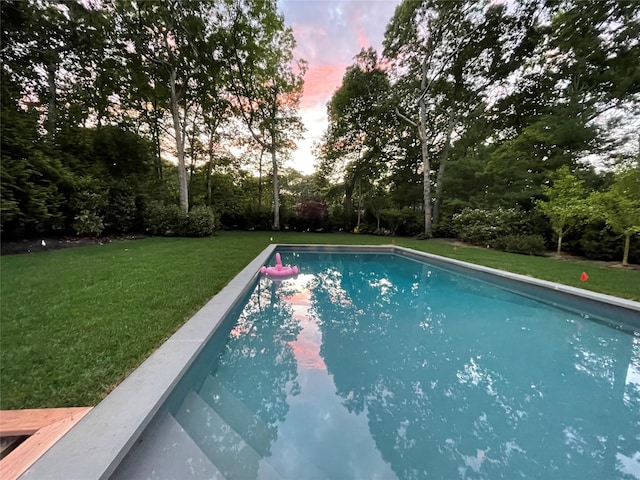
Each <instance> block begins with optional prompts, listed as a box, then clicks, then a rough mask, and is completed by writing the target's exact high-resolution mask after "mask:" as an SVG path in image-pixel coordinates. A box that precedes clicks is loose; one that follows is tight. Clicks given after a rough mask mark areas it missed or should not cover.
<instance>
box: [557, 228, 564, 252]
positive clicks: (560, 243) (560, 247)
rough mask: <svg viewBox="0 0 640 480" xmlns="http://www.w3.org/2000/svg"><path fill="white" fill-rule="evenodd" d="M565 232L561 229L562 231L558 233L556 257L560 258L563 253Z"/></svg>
mask: <svg viewBox="0 0 640 480" xmlns="http://www.w3.org/2000/svg"><path fill="white" fill-rule="evenodd" d="M563 233H564V232H563V231H562V229H560V231H559V232H558V249H557V250H556V256H557V257H559V256H560V255H561V253H562V235H563Z"/></svg>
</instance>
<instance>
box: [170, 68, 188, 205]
mask: <svg viewBox="0 0 640 480" xmlns="http://www.w3.org/2000/svg"><path fill="white" fill-rule="evenodd" d="M176 77H177V72H176V69H175V68H172V69H171V72H170V74H169V86H170V88H171V117H172V118H173V130H174V135H175V138H176V152H177V156H178V188H179V192H180V206H181V207H182V209H183V210H184V211H185V212H188V211H189V190H188V186H187V170H186V168H185V163H184V138H183V135H182V125H181V120H180V107H179V105H178V92H177V91H176Z"/></svg>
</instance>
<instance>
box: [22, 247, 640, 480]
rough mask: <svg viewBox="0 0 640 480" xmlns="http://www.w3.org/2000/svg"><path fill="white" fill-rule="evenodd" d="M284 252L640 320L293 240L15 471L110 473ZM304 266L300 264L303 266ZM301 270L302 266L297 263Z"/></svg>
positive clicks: (259, 260) (629, 304) (452, 265)
mask: <svg viewBox="0 0 640 480" xmlns="http://www.w3.org/2000/svg"><path fill="white" fill-rule="evenodd" d="M276 249H278V250H279V251H282V252H293V251H299V252H305V251H307V252H310V251H315V252H336V253H390V254H397V255H399V256H402V257H409V258H412V259H417V260H424V261H427V262H429V263H431V264H435V266H442V267H445V268H449V269H450V270H454V271H455V270H460V271H463V269H464V270H469V269H470V270H473V271H474V272H475V273H478V274H480V275H486V276H490V277H491V280H492V281H494V282H498V283H499V281H500V279H504V281H507V280H512V281H513V280H515V281H517V282H519V283H524V284H526V285H528V286H530V287H531V288H534V289H544V290H545V291H553V292H556V293H557V295H559V296H560V297H562V298H565V296H572V297H574V296H577V297H579V298H581V299H586V300H588V301H589V302H591V303H594V304H595V302H597V303H600V304H601V303H603V302H604V303H605V304H606V305H607V306H610V307H613V308H615V309H619V311H621V312H622V311H626V312H628V314H629V317H630V318H631V317H632V316H633V317H634V318H636V319H638V323H637V324H636V328H639V327H640V303H638V302H634V301H631V300H625V299H621V298H618V297H613V296H610V295H605V294H599V293H595V292H590V291H587V290H582V289H578V288H574V287H569V286H566V285H561V284H556V283H553V282H548V281H544V280H538V279H535V278H532V277H527V276H524V275H519V274H515V273H510V272H505V271H502V270H497V269H493V268H489V267H483V266H479V265H475V264H470V263H466V262H461V261H459V260H454V259H449V258H446V257H440V256H437V255H432V254H428V253H424V252H419V251H417V250H412V249H408V248H404V247H398V246H395V245H381V246H378V245H375V246H374V245H367V246H357V245H291V244H279V245H277V244H273V245H270V246H269V247H267V248H265V249H264V250H263V251H262V252H261V253H260V254H259V255H258V256H257V257H256V258H255V259H254V260H252V261H251V262H250V263H249V264H248V265H247V266H246V267H245V268H244V269H243V270H242V271H241V272H240V273H239V274H238V275H237V276H236V277H234V278H233V279H232V280H231V281H230V282H229V284H228V285H227V286H225V287H224V288H223V289H222V290H221V291H220V292H219V293H218V294H216V295H215V296H214V297H213V298H211V299H210V300H209V301H208V302H207V304H206V305H205V306H204V307H202V309H200V310H199V311H198V312H197V313H196V314H195V315H194V316H193V317H191V318H190V319H189V320H188V321H187V322H185V324H184V325H183V326H182V327H181V328H180V329H179V330H178V331H177V332H176V333H175V334H174V335H173V336H171V338H169V340H167V341H166V342H165V343H164V344H163V345H162V346H160V347H159V348H158V349H157V350H156V351H155V352H154V353H153V354H152V355H151V356H150V357H149V358H148V359H147V360H146V361H145V362H144V363H143V364H142V365H141V366H140V367H139V368H137V369H136V370H135V371H134V372H133V373H132V374H131V375H130V376H129V377H127V378H126V379H125V380H124V381H123V382H122V383H121V384H120V385H119V386H118V387H117V388H116V389H115V390H114V391H113V392H112V393H111V394H109V395H108V396H107V397H106V398H105V399H104V400H103V401H102V402H100V404H98V405H97V406H96V407H95V408H94V409H93V411H92V412H91V413H90V414H88V415H87V416H86V417H85V418H84V419H83V420H82V421H81V422H79V423H78V424H77V425H76V426H75V427H74V428H73V429H72V430H71V431H70V432H69V433H68V434H67V435H65V436H64V437H63V438H62V439H61V440H60V441H59V442H58V443H57V444H56V445H54V447H52V448H51V449H50V450H49V451H48V452H47V453H45V454H44V455H43V456H42V457H41V459H40V460H38V461H37V462H36V463H35V464H34V465H33V466H32V467H31V468H30V469H29V470H27V472H26V473H25V474H24V475H23V476H22V477H21V478H37V479H43V478H44V479H46V478H65V479H66V478H108V477H109V476H110V475H111V474H112V473H113V472H114V471H115V470H116V468H117V467H118V465H119V464H120V462H121V461H122V460H123V459H124V457H125V456H126V455H127V453H128V452H129V450H130V449H131V447H132V446H134V445H135V443H136V442H137V441H138V439H139V437H140V435H141V434H142V432H143V431H144V430H145V428H146V427H147V426H148V424H149V422H150V421H151V419H152V418H153V416H154V415H155V413H156V412H157V411H158V410H159V409H160V407H161V406H162V404H163V402H164V401H165V399H166V398H167V397H168V395H169V393H170V392H171V390H172V389H173V387H174V386H175V385H176V384H177V382H178V381H179V379H180V377H181V376H182V375H183V374H184V372H185V371H186V370H187V369H188V368H189V367H190V366H191V364H192V363H193V361H194V360H195V358H196V357H197V356H198V354H199V353H200V351H201V350H202V348H204V345H205V344H206V342H207V341H208V340H209V339H210V338H211V337H212V335H213V334H214V333H215V331H216V329H217V328H218V327H219V326H220V324H221V322H222V320H223V319H224V318H225V316H226V315H227V313H228V312H229V310H230V309H231V308H233V306H234V305H235V304H236V302H237V301H238V300H239V299H241V298H242V297H243V296H244V294H245V293H246V291H247V289H248V288H249V287H250V286H251V285H252V284H253V281H254V280H255V279H256V278H257V277H258V275H259V269H260V267H261V266H262V265H264V264H266V263H268V261H269V259H270V258H271V257H272V256H273V254H274V252H275V250H276ZM301 267H302V268H304V265H301ZM303 273H304V270H303Z"/></svg>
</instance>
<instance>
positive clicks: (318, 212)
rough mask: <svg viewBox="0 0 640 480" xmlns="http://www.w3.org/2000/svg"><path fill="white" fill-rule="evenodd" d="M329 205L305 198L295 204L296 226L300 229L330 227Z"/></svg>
mask: <svg viewBox="0 0 640 480" xmlns="http://www.w3.org/2000/svg"><path fill="white" fill-rule="evenodd" d="M328 218H329V212H328V208H327V205H326V204H325V203H324V202H322V201H320V200H314V199H305V200H302V201H300V202H298V203H297V204H296V206H295V217H294V219H293V224H294V228H295V229H296V230H298V231H308V230H313V231H317V230H327V229H328V228H329V222H328Z"/></svg>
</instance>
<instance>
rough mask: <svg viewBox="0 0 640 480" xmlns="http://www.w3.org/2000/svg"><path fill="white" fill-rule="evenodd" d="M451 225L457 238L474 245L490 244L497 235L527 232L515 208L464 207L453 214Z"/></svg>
mask: <svg viewBox="0 0 640 480" xmlns="http://www.w3.org/2000/svg"><path fill="white" fill-rule="evenodd" d="M452 226H453V228H454V230H455V231H456V233H457V234H458V238H460V239H461V240H463V241H465V242H469V243H472V244H474V245H492V244H494V243H495V241H496V239H497V238H498V237H505V236H510V235H521V234H523V233H528V232H526V230H527V229H526V226H525V225H524V224H523V213H522V212H521V211H519V210H516V209H515V208H508V209H507V208H501V207H500V208H496V209H495V210H482V209H478V208H476V209H472V208H465V209H464V210H463V211H462V212H460V213H458V214H456V215H454V216H453V220H452Z"/></svg>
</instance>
